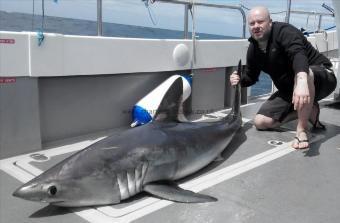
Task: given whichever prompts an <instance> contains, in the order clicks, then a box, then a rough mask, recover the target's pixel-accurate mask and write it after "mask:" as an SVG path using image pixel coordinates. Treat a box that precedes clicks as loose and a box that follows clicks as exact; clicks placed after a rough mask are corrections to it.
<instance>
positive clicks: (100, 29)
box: [97, 0, 103, 36]
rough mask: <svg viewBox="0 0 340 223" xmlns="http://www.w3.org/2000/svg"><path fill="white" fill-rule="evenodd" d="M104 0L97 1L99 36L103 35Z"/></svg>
mask: <svg viewBox="0 0 340 223" xmlns="http://www.w3.org/2000/svg"><path fill="white" fill-rule="evenodd" d="M102 6H103V4H102V0H97V35H98V36H102V35H103V16H102V8H103V7H102Z"/></svg>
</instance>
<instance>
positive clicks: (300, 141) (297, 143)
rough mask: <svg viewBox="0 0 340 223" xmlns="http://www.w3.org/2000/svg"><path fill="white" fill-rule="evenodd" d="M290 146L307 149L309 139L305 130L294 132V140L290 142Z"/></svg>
mask: <svg viewBox="0 0 340 223" xmlns="http://www.w3.org/2000/svg"><path fill="white" fill-rule="evenodd" d="M292 147H293V148H294V149H308V148H309V140H308V135H307V132H306V131H301V132H298V133H297V134H296V136H295V137H294V141H293V143H292Z"/></svg>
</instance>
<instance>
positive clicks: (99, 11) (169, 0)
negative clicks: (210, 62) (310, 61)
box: [97, 0, 247, 38]
mask: <svg viewBox="0 0 340 223" xmlns="http://www.w3.org/2000/svg"><path fill="white" fill-rule="evenodd" d="M156 1H157V2H165V3H173V4H181V5H184V6H185V8H184V10H185V11H184V38H188V33H189V31H188V23H189V13H188V11H189V10H190V9H191V8H192V7H193V6H204V7H212V8H223V9H236V10H239V11H240V12H241V15H242V19H243V27H242V38H245V37H246V23H247V19H246V14H245V12H244V10H243V9H242V7H241V6H234V5H219V4H210V3H201V2H194V1H185V0H153V1H151V3H154V2H156ZM102 33H103V32H102V0H97V34H98V36H101V35H102Z"/></svg>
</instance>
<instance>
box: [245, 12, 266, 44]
mask: <svg viewBox="0 0 340 223" xmlns="http://www.w3.org/2000/svg"><path fill="white" fill-rule="evenodd" d="M248 25H249V32H250V34H251V36H252V37H253V38H254V39H255V40H257V41H267V40H268V38H269V35H270V31H271V27H272V20H271V18H270V13H269V11H268V9H267V8H266V7H263V6H256V7H254V8H252V9H251V10H250V11H249V13H248Z"/></svg>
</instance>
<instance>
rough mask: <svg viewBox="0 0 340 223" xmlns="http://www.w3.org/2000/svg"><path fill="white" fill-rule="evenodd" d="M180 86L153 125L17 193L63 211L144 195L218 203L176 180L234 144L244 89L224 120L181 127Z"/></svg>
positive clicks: (112, 140)
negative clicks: (66, 208)
mask: <svg viewBox="0 0 340 223" xmlns="http://www.w3.org/2000/svg"><path fill="white" fill-rule="evenodd" d="M181 84H182V82H181V78H179V79H178V80H176V81H175V83H174V84H173V86H172V87H171V88H170V89H169V91H168V93H167V94H166V95H165V97H164V99H163V101H162V103H161V106H160V107H161V108H162V109H160V112H159V113H158V114H156V116H155V119H154V120H153V121H152V122H151V123H149V124H145V125H143V126H140V127H137V128H131V129H128V130H126V131H122V132H120V133H118V134H115V135H112V136H109V137H107V138H105V139H103V140H101V141H99V142H97V143H95V144H93V145H90V146H89V147H87V148H85V149H83V150H81V151H79V152H77V153H76V154H74V155H72V156H70V157H69V158H67V159H65V160H63V161H61V162H60V163H58V164H57V165H55V166H53V167H52V168H50V169H48V170H47V171H45V172H44V173H42V174H41V175H39V176H37V177H36V178H34V179H32V180H31V181H29V182H27V183H26V184H24V185H23V186H21V187H20V188H18V189H17V190H16V191H15V192H14V193H13V195H14V196H16V197H20V198H23V199H26V200H30V201H40V202H47V203H50V204H52V205H57V206H65V207H80V206H96V205H107V204H116V203H119V202H121V201H122V200H124V199H127V198H129V197H131V196H133V195H135V194H137V193H139V192H141V191H146V192H148V193H150V194H153V195H154V196H157V197H160V198H163V199H168V200H172V201H177V202H209V201H215V200H216V199H215V198H213V197H210V196H207V195H202V194H198V193H194V192H191V191H188V190H183V189H181V188H179V187H178V186H177V185H175V184H174V183H173V182H174V181H176V180H178V179H181V178H183V177H186V176H188V175H190V174H192V173H195V172H196V171H198V170H200V169H201V168H203V167H205V166H206V165H208V164H209V163H210V162H212V161H213V160H214V159H215V158H216V157H217V156H218V155H219V154H220V153H221V152H222V151H223V150H224V149H225V148H226V146H227V145H228V143H229V142H230V141H231V139H232V137H233V135H234V133H235V132H236V131H237V130H238V129H239V128H240V126H241V123H242V121H241V114H240V89H239V88H240V87H239V86H237V87H235V95H234V103H233V107H232V111H231V112H230V113H229V114H228V115H227V116H226V117H225V118H223V119H221V120H219V121H214V122H200V123H199V122H184V123H183V122H179V121H177V120H176V116H177V113H176V112H177V111H178V107H179V102H180V97H181V94H182V89H183V88H182V86H181ZM175 114H176V115H175ZM169 182H172V183H169Z"/></svg>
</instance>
